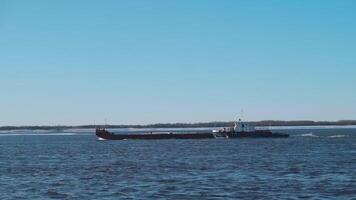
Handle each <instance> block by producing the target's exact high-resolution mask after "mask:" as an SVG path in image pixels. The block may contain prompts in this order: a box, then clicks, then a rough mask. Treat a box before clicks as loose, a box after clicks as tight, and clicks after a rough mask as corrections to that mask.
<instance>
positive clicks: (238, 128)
mask: <svg viewBox="0 0 356 200" xmlns="http://www.w3.org/2000/svg"><path fill="white" fill-rule="evenodd" d="M234 131H235V132H254V131H255V127H254V126H251V125H250V124H248V123H246V122H243V121H241V119H239V121H237V122H235V127H234Z"/></svg>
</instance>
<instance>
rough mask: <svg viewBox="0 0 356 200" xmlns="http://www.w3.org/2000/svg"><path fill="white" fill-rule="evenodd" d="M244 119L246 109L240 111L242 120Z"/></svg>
mask: <svg viewBox="0 0 356 200" xmlns="http://www.w3.org/2000/svg"><path fill="white" fill-rule="evenodd" d="M243 118H244V109H241V111H240V119H241V120H242V119H243Z"/></svg>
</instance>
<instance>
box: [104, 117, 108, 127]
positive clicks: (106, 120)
mask: <svg viewBox="0 0 356 200" xmlns="http://www.w3.org/2000/svg"><path fill="white" fill-rule="evenodd" d="M104 120H105V125H104V129H106V126H107V124H108V123H107V120H106V118H105V119H104Z"/></svg>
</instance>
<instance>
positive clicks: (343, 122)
mask: <svg viewBox="0 0 356 200" xmlns="http://www.w3.org/2000/svg"><path fill="white" fill-rule="evenodd" d="M250 123H251V124H252V125H254V126H275V127H278V126H350V125H356V120H340V121H335V122H329V121H274V120H266V121H257V122H250ZM233 124H234V122H202V123H158V124H149V125H106V126H104V125H79V126H65V125H63V126H61V125H60V126H1V127H0V131H9V130H21V129H27V130H65V129H95V128H99V127H106V128H204V127H229V126H233Z"/></svg>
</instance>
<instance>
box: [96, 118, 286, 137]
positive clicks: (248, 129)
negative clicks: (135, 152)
mask: <svg viewBox="0 0 356 200" xmlns="http://www.w3.org/2000/svg"><path fill="white" fill-rule="evenodd" d="M96 136H97V137H98V139H99V140H137V139H143V140H150V139H151V140H160V139H214V138H216V139H220V138H223V139H230V138H231V139H232V138H286V137H289V135H288V134H285V133H273V132H272V131H270V130H256V129H255V127H254V126H252V125H250V124H249V123H246V122H243V121H242V120H241V119H239V121H237V122H235V126H234V127H229V128H221V129H218V130H213V131H212V132H149V133H142V134H130V133H126V134H115V133H113V132H110V131H108V130H106V129H105V128H97V129H96Z"/></svg>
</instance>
